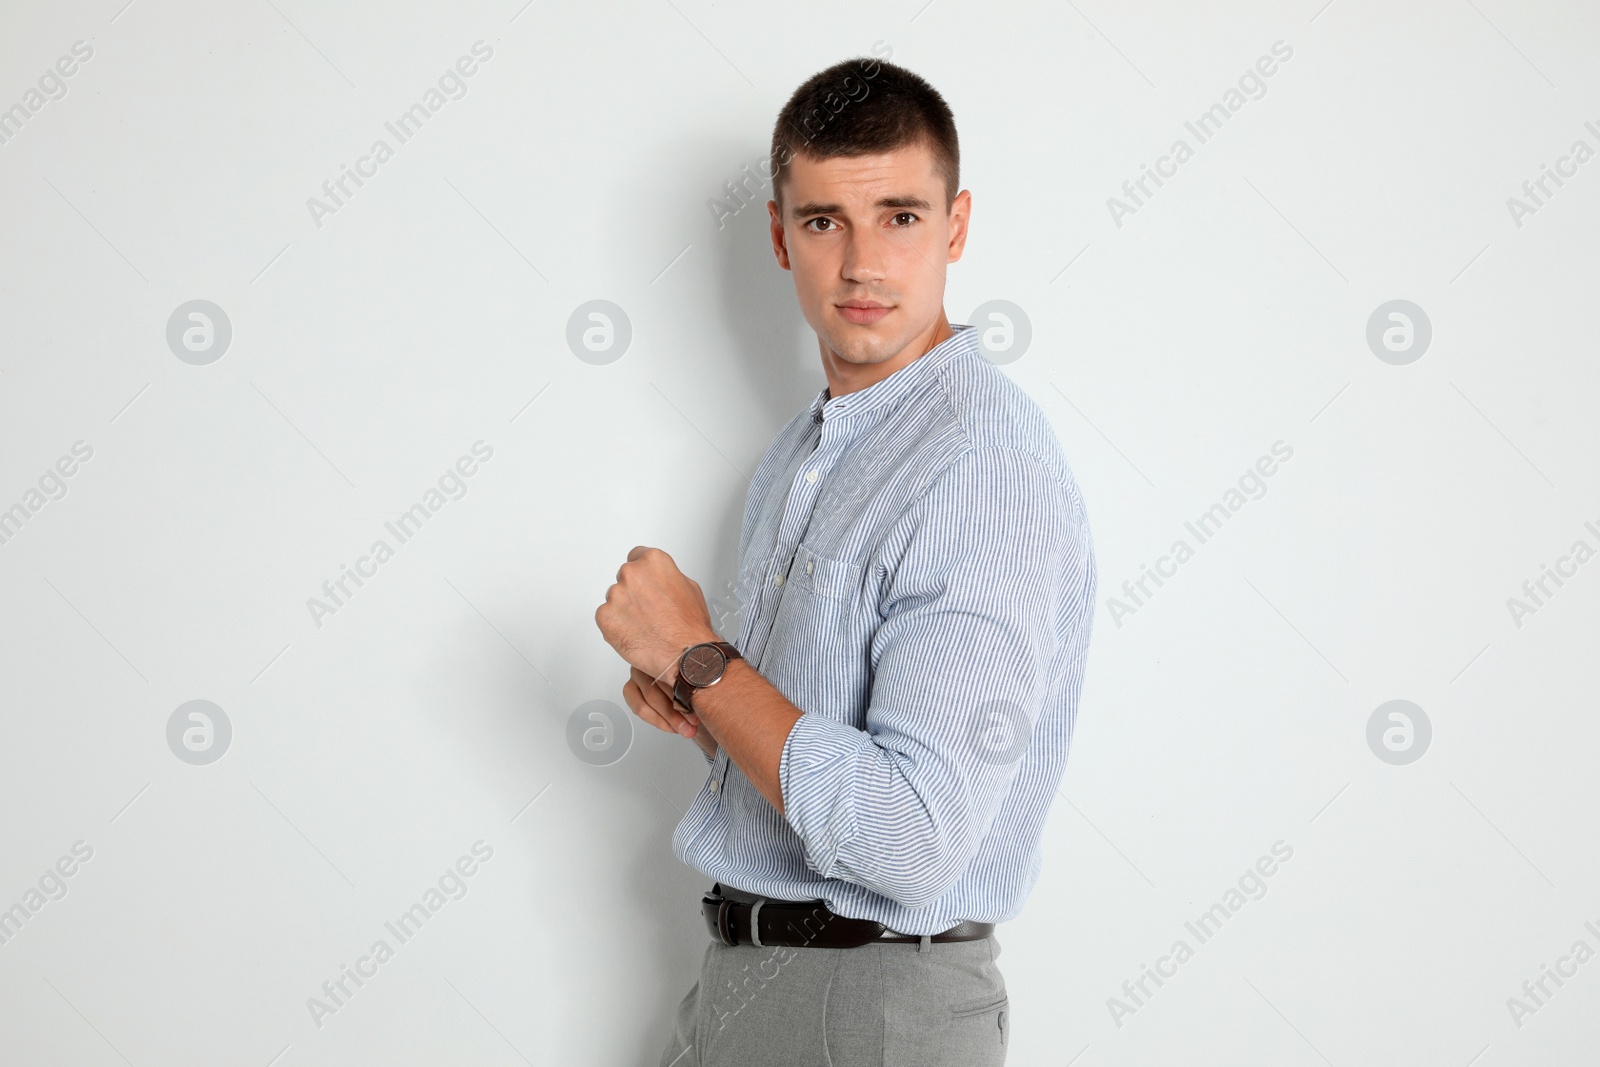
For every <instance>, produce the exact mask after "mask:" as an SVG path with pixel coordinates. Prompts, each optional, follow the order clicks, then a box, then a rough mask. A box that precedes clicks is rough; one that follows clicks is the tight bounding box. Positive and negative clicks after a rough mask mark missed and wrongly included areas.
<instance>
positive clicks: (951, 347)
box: [811, 322, 978, 423]
mask: <svg viewBox="0 0 1600 1067" xmlns="http://www.w3.org/2000/svg"><path fill="white" fill-rule="evenodd" d="M950 329H951V331H952V332H951V334H950V336H949V337H946V338H945V339H944V340H943V341H940V342H939V343H938V344H936V345H934V346H933V347H932V348H930V349H929V350H928V351H926V352H924V353H923V354H922V355H920V356H918V357H917V358H916V359H914V360H912V361H911V362H910V363H907V364H906V365H905V366H904V367H901V368H900V369H899V370H897V371H895V372H894V373H893V374H891V375H889V376H888V377H887V378H884V379H881V380H880V381H876V382H873V383H872V384H871V385H869V386H867V387H866V388H864V389H857V390H856V391H855V392H853V393H846V394H845V395H844V396H838V397H829V396H828V387H827V386H824V387H823V388H822V390H821V391H820V392H818V393H817V395H816V398H815V399H813V400H812V401H811V421H812V422H813V423H821V422H824V421H826V422H830V423H831V422H835V421H839V422H847V421H853V420H855V419H856V418H858V417H860V416H862V415H864V414H866V413H868V412H871V411H878V410H881V409H884V408H886V407H887V406H889V405H892V404H894V403H895V402H896V401H898V400H899V399H900V398H902V397H904V396H905V395H906V394H907V393H909V392H910V391H911V390H912V389H914V388H915V387H916V386H918V385H919V384H921V383H922V382H924V381H926V380H927V379H928V377H929V376H930V375H932V374H934V373H936V372H937V371H938V370H939V368H941V367H943V366H944V365H945V364H947V363H949V362H950V361H951V360H952V359H954V358H955V357H956V356H957V355H960V354H962V353H968V352H977V351H978V331H977V330H975V329H974V328H973V327H971V326H966V325H958V324H956V323H953V322H952V323H951V324H950Z"/></svg>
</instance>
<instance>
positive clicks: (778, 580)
mask: <svg viewBox="0 0 1600 1067" xmlns="http://www.w3.org/2000/svg"><path fill="white" fill-rule="evenodd" d="M772 584H773V585H782V584H783V575H781V574H774V575H773V576H772Z"/></svg>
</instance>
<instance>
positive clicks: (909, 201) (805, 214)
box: [790, 196, 933, 219]
mask: <svg viewBox="0 0 1600 1067" xmlns="http://www.w3.org/2000/svg"><path fill="white" fill-rule="evenodd" d="M873 206H874V207H878V208H916V209H917V210H919V211H932V210H933V205H931V204H929V203H928V202H927V201H926V200H924V199H922V197H920V196H885V197H882V198H880V199H879V200H878V202H877V203H876V204H874V205H873ZM843 212H844V207H843V205H840V204H820V203H817V202H815V201H812V202H811V203H809V204H797V205H795V207H794V209H793V210H792V211H791V212H790V214H791V215H793V216H794V217H795V218H797V219H801V218H809V217H810V216H812V215H838V214H842V213H843Z"/></svg>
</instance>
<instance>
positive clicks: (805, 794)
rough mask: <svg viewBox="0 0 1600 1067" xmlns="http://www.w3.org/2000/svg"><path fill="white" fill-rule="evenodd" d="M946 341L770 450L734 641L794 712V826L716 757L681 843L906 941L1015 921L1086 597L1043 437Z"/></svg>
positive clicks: (704, 861) (1087, 585)
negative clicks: (974, 924)
mask: <svg viewBox="0 0 1600 1067" xmlns="http://www.w3.org/2000/svg"><path fill="white" fill-rule="evenodd" d="M951 328H952V329H953V330H954V331H955V333H954V335H953V336H951V337H950V338H948V339H946V340H945V341H944V342H942V343H941V344H939V345H937V346H935V347H934V348H932V349H931V350H929V351H928V352H926V353H925V354H923V355H922V356H920V357H918V358H917V359H915V360H913V361H912V362H911V363H909V364H907V365H906V366H904V367H902V368H901V369H899V370H897V371H895V372H894V373H893V374H891V375H889V376H888V377H887V378H884V379H883V380H881V381H878V382H876V383H874V384H872V385H870V386H867V387H866V388H864V389H860V390H857V391H855V392H853V393H849V394H846V395H845V396H841V397H837V398H830V397H829V395H828V390H827V389H823V390H822V391H821V392H820V393H818V394H817V397H816V399H815V400H813V401H812V403H811V405H810V408H809V410H805V411H801V412H800V413H798V414H797V415H796V416H795V417H794V418H793V419H792V420H791V421H790V422H789V424H788V425H787V426H785V427H784V429H783V430H782V431H781V432H780V433H779V434H778V436H777V438H776V439H775V440H774V441H773V443H772V445H771V447H769V448H768V450H767V452H766V455H765V456H763V457H762V460H761V463H760V465H759V466H758V467H757V469H756V474H755V478H754V479H753V480H752V482H751V485H750V489H749V494H748V496H747V497H746V501H745V509H744V521H743V527H742V531H741V535H740V541H739V577H738V585H737V595H738V603H739V618H740V620H741V623H740V628H739V629H740V632H739V635H738V637H737V638H735V639H733V643H734V644H735V645H737V646H738V648H739V650H740V652H741V653H742V654H743V655H744V656H745V658H746V659H747V660H748V661H749V662H750V664H751V665H752V666H753V667H755V668H756V669H757V670H758V671H759V672H760V673H761V674H762V675H763V676H764V677H765V678H766V679H767V681H768V682H770V683H771V684H772V685H773V686H774V687H775V688H776V689H777V690H778V691H779V692H781V693H782V694H783V695H784V697H785V698H787V699H788V700H789V701H790V702H791V703H792V704H794V705H795V706H796V707H798V708H799V709H800V711H801V712H802V714H801V716H800V719H799V721H797V722H796V723H795V725H794V728H793V730H792V731H791V732H790V734H789V737H788V739H787V740H786V741H785V743H784V746H783V754H782V758H781V761H780V764H779V782H780V785H781V788H782V791H783V801H784V809H785V813H784V815H779V814H778V812H777V810H776V809H775V808H774V807H773V806H772V805H771V804H769V803H768V802H767V800H766V798H764V797H763V796H762V795H761V794H760V793H759V792H757V791H756V789H755V787H754V786H753V785H751V783H750V780H749V779H748V778H746V777H745V775H744V774H743V772H741V771H740V770H739V768H738V767H737V766H736V765H735V764H733V763H732V762H731V761H729V759H728V757H727V753H726V752H722V751H719V752H718V753H717V755H716V757H715V759H712V760H710V763H709V771H710V773H709V775H708V777H707V779H706V784H705V786H704V787H703V788H702V789H701V790H700V792H699V794H698V795H697V796H696V797H695V800H694V803H693V804H692V805H691V806H690V808H689V811H688V812H687V813H686V814H685V815H684V817H683V820H682V821H681V822H680V823H679V824H678V827H677V830H676V832H675V833H674V834H673V839H672V846H673V851H674V852H675V853H676V854H677V856H678V858H679V859H681V860H682V861H683V862H685V863H687V864H688V865H689V866H691V867H694V868H695V869H697V870H699V871H700V872H702V873H703V874H705V875H707V876H708V877H710V878H713V879H715V880H716V881H718V882H721V883H722V884H724V885H728V886H733V887H734V888H736V889H742V890H745V891H747V892H750V893H756V894H760V895H762V896H767V897H773V898H778V899H786V900H819V899H820V900H823V901H826V902H827V905H828V907H829V908H831V909H832V910H833V911H834V912H836V913H838V914H840V915H845V916H849V917H852V918H865V919H876V920H878V921H879V922H882V923H884V924H885V925H887V926H888V927H889V928H890V929H891V930H895V931H898V932H900V933H906V934H931V933H937V932H939V931H941V930H944V929H947V928H949V927H951V926H954V925H955V924H957V923H959V922H961V921H962V920H966V919H972V920H978V921H987V922H1001V921H1004V920H1006V919H1010V918H1012V917H1014V916H1015V915H1016V914H1017V913H1018V912H1019V911H1021V909H1022V904H1023V901H1024V900H1025V899H1026V898H1027V895H1028V893H1029V892H1030V891H1031V890H1032V888H1033V885H1034V883H1035V882H1036V881H1037V880H1038V876H1039V865H1040V854H1041V849H1040V835H1041V833H1042V831H1043V829H1044V822H1045V816H1046V814H1047V813H1048V811H1049V808H1050V803H1051V801H1052V800H1053V799H1054V797H1055V794H1056V790H1057V789H1058V788H1059V786H1060V782H1061V776H1062V771H1063V769H1064V766H1065V764H1066V759H1067V749H1068V746H1069V744H1070V742H1071V740H1072V730H1073V725H1074V723H1075V721H1076V719H1077V709H1078V695H1079V692H1080V690H1081V689H1082V685H1083V669H1084V659H1085V656H1086V654H1087V652H1088V644H1089V635H1090V629H1091V624H1092V619H1093V603H1094V595H1095V585H1096V568H1095V562H1094V555H1093V547H1092V544H1091V541H1090V532H1089V522H1088V516H1087V513H1086V512H1085V510H1084V504H1083V499H1082V497H1081V495H1080V494H1079V492H1078V485H1077V482H1076V481H1075V479H1074V478H1073V475H1072V471H1071V469H1070V468H1069V467H1068V466H1067V462H1066V459H1065V457H1064V455H1063V453H1062V450H1061V444H1060V441H1059V440H1058V439H1057V437H1056V436H1055V432H1054V430H1053V429H1052V428H1051V426H1050V424H1049V422H1048V421H1047V420H1046V418H1045V416H1044V413H1043V412H1042V411H1041V410H1040V409H1039V407H1038V405H1037V404H1036V403H1035V402H1034V401H1033V399H1032V398H1031V397H1029V396H1028V395H1027V394H1026V393H1025V392H1023V390H1022V389H1021V387H1019V386H1018V385H1016V384H1015V383H1014V382H1012V381H1011V379H1010V378H1009V377H1008V376H1007V375H1006V374H1005V372H1004V371H1002V370H1000V368H998V367H996V366H995V365H994V364H992V363H990V362H989V360H988V359H986V358H985V357H984V355H983V353H982V352H981V351H980V349H979V346H978V336H977V331H976V330H975V329H974V328H973V327H971V326H963V325H955V324H952V326H951ZM723 636H724V637H726V636H727V635H726V634H724V635H723Z"/></svg>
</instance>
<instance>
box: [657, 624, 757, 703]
mask: <svg viewBox="0 0 1600 1067" xmlns="http://www.w3.org/2000/svg"><path fill="white" fill-rule="evenodd" d="M736 659H744V657H743V656H741V655H740V654H739V650H738V649H737V648H735V647H734V646H733V645H732V644H730V643H728V642H727V641H702V642H700V643H699V644H698V645H690V646H689V647H688V648H686V649H684V650H683V655H682V656H679V657H678V678H677V681H675V682H673V683H672V699H673V700H676V701H677V702H678V703H679V704H682V705H683V706H684V707H685V708H687V709H688V710H689V711H694V704H693V703H692V702H691V701H690V697H691V696H692V695H693V693H694V691H695V690H696V689H704V688H705V687H706V686H708V685H716V684H717V683H718V682H720V681H722V675H723V674H724V672H726V671H727V669H728V661H729V660H736Z"/></svg>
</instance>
